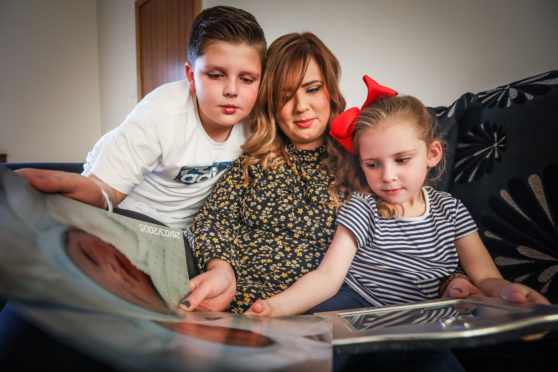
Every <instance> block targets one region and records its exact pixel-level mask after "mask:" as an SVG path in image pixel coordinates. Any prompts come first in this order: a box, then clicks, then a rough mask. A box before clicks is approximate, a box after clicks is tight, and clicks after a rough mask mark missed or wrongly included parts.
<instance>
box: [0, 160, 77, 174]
mask: <svg viewBox="0 0 558 372" xmlns="http://www.w3.org/2000/svg"><path fill="white" fill-rule="evenodd" d="M2 165H5V166H6V167H8V168H10V169H11V170H16V169H21V168H38V169H49V170H57V171H65V172H72V173H81V172H83V163H33V162H31V163H5V164H2Z"/></svg>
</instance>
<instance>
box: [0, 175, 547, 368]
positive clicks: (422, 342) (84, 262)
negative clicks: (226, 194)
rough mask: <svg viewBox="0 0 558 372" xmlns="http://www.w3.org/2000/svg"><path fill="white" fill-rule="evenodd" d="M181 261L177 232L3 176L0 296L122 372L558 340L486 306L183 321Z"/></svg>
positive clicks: (542, 320)
mask: <svg viewBox="0 0 558 372" xmlns="http://www.w3.org/2000/svg"><path fill="white" fill-rule="evenodd" d="M187 256H188V255H186V254H185V244H184V236H183V232H182V231H181V230H180V229H175V228H169V227H166V226H161V225H156V224H152V223H148V222H144V221H141V220H137V219H134V218H130V217H126V216H122V215H119V214H116V213H109V212H107V211H104V210H101V209H99V208H95V207H92V206H89V205H86V204H83V203H80V202H77V201H75V200H72V199H69V198H67V197H64V196H61V195H58V194H45V193H41V192H39V191H37V190H36V189H34V188H33V187H32V186H31V185H30V184H29V183H28V182H27V181H26V180H25V179H24V178H22V177H21V176H19V175H18V174H17V173H15V172H13V171H11V170H9V169H7V168H6V167H4V166H1V165H0V296H2V297H3V299H4V300H7V301H9V303H10V306H11V307H13V308H14V309H16V310H17V311H18V312H19V313H21V314H22V315H23V316H24V317H25V318H27V319H28V320H29V321H31V322H33V323H34V324H36V325H37V326H39V327H40V328H42V329H44V330H45V331H47V332H48V333H50V334H51V335H53V336H54V337H56V338H58V339H60V340H61V341H63V342H66V343H68V344H70V345H72V346H74V347H76V348H78V349H80V350H82V351H84V352H86V353H88V354H90V355H92V356H94V357H97V358H98V359H100V360H102V361H104V362H106V363H109V364H111V365H115V366H117V367H119V368H124V369H133V370H146V371H150V370H160V371H165V370H170V371H172V370H184V369H185V368H187V369H188V370H191V371H214V370H219V371H249V370H255V371H260V370H278V371H279V370H280V371H298V370H300V371H306V370H315V371H329V370H331V368H332V356H333V353H334V352H336V353H345V352H349V353H363V352H369V351H381V350H413V349H415V350H416V349H433V348H450V347H467V346H478V345H483V344H490V343H495V342H500V341H508V340H516V339H519V338H520V337H522V336H524V335H527V334H533V333H537V332H546V331H553V330H557V329H558V306H556V305H534V304H527V305H514V304H510V303H507V302H504V301H502V300H499V299H493V298H484V297H471V298H468V299H465V300H451V299H439V300H432V301H424V302H419V303H413V304H404V305H397V306H387V307H381V308H367V309H355V310H346V311H334V312H325V313H316V314H314V315H298V316H290V317H279V318H256V317H250V316H246V315H242V314H232V313H225V312H218V313H203V312H184V311H182V310H180V308H179V306H178V305H179V303H180V301H181V300H182V299H183V298H185V297H186V296H187V295H188V294H189V292H190V283H189V279H188V277H189V276H188V262H187ZM191 264H193V263H192V262H190V265H191Z"/></svg>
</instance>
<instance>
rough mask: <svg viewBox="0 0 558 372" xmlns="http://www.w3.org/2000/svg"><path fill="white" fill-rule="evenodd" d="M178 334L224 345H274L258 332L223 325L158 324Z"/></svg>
mask: <svg viewBox="0 0 558 372" xmlns="http://www.w3.org/2000/svg"><path fill="white" fill-rule="evenodd" d="M157 323H158V324H160V325H161V326H163V327H165V328H168V329H170V330H172V331H174V332H176V333H180V334H183V335H186V336H190V337H194V338H198V339H200V340H205V341H211V342H214V343H218V344H223V345H232V346H241V347H266V346H270V345H272V344H273V340H271V339H270V338H269V337H267V336H265V335H263V334H261V333H259V332H257V331H251V330H246V329H239V328H234V327H227V326H223V325H209V324H198V323H190V322H176V323H172V322H157Z"/></svg>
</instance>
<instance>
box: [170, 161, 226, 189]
mask: <svg viewBox="0 0 558 372" xmlns="http://www.w3.org/2000/svg"><path fill="white" fill-rule="evenodd" d="M229 165H231V162H230V161H224V162H220V163H213V164H212V165H209V166H202V167H182V168H180V172H178V175H177V176H176V177H175V178H174V180H175V181H178V182H181V183H185V184H187V185H191V184H193V183H198V182H203V181H205V180H208V179H210V178H213V177H217V176H218V175H219V174H220V173H221V172H223V171H225V169H227V167H228V166H229Z"/></svg>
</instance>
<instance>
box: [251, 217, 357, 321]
mask: <svg viewBox="0 0 558 372" xmlns="http://www.w3.org/2000/svg"><path fill="white" fill-rule="evenodd" d="M356 250H357V243H356V240H355V238H354V236H353V234H351V233H350V232H349V230H347V229H346V228H345V227H343V226H342V225H337V231H336V232H335V236H334V238H333V241H332V242H331V245H330V247H329V248H328V250H327V252H326V254H325V256H324V258H323V260H322V262H321V263H320V266H318V268H317V269H316V270H314V271H311V272H309V273H308V274H306V275H304V276H302V277H301V278H300V279H298V280H297V281H296V282H295V283H294V284H293V285H292V286H291V287H289V288H288V289H287V290H285V291H284V292H281V293H279V294H278V295H275V296H273V297H270V298H268V299H266V300H258V301H257V302H256V303H254V305H252V307H251V308H250V309H249V310H248V311H247V314H253V315H258V316H285V315H294V314H301V313H303V312H305V311H307V310H309V309H311V308H312V307H314V306H316V305H318V304H319V303H321V302H323V301H325V300H327V299H328V298H330V297H332V296H333V295H335V294H336V293H337V291H338V290H339V288H340V287H341V284H342V283H343V280H344V279H345V276H346V275H347V272H348V270H349V267H350V265H351V262H352V261H353V258H354V255H355V252H356Z"/></svg>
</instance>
